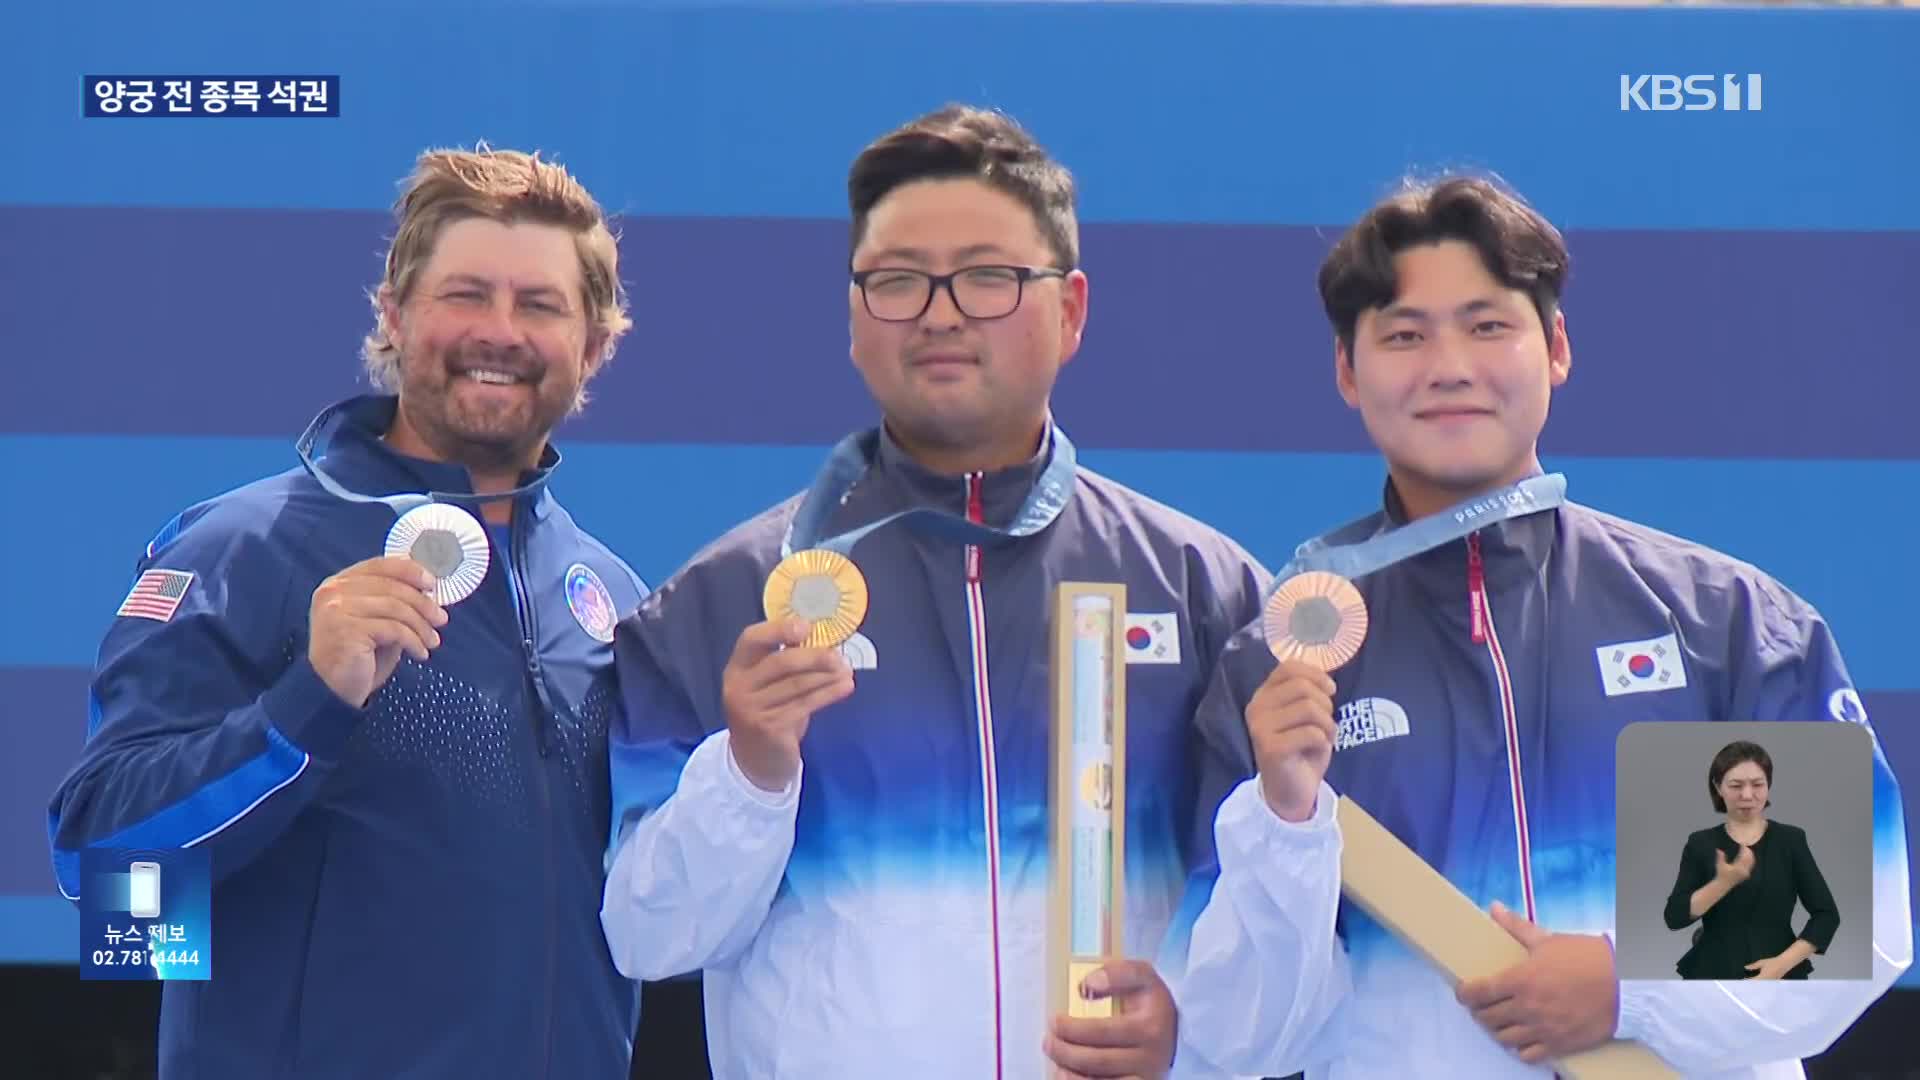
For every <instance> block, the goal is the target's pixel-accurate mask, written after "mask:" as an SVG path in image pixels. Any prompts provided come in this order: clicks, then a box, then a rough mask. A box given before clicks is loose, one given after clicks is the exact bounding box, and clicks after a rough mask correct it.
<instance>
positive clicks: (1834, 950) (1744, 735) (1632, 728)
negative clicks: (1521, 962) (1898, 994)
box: [1614, 690, 1899, 981]
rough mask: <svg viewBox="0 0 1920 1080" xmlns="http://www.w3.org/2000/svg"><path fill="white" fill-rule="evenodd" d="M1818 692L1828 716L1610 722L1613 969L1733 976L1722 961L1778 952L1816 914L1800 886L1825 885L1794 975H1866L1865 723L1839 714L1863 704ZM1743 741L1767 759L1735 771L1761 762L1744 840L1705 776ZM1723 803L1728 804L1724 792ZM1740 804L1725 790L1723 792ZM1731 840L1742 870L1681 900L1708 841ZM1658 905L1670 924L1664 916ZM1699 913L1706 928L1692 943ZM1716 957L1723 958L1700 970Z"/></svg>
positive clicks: (1720, 846)
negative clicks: (1614, 728)
mask: <svg viewBox="0 0 1920 1080" xmlns="http://www.w3.org/2000/svg"><path fill="white" fill-rule="evenodd" d="M1822 705H1823V707H1825V708H1826V709H1827V710H1829V712H1830V713H1831V715H1832V719H1827V720H1813V721H1798V720H1795V721H1757V722H1756V721H1641V722H1639V723H1634V724H1629V725H1627V726H1626V727H1625V728H1623V729H1621V732H1620V737H1619V739H1618V740H1617V741H1616V742H1615V744H1614V929H1615V937H1614V948H1615V954H1614V963H1615V967H1616V968H1617V969H1618V971H1619V973H1620V977H1621V978H1622V979H1681V978H1686V977H1689V976H1683V975H1682V974H1681V967H1682V962H1683V960H1686V967H1687V968H1688V970H1689V971H1690V972H1691V973H1692V974H1691V976H1690V977H1692V978H1696V979H1700V980H1713V979H1727V978H1745V977H1747V976H1746V975H1745V974H1737V975H1736V974H1731V973H1732V972H1735V971H1744V965H1745V964H1746V963H1759V962H1763V961H1764V960H1766V959H1768V958H1769V957H1770V956H1777V955H1779V952H1780V951H1781V950H1784V948H1785V947H1786V946H1787V945H1789V944H1791V942H1792V940H1793V939H1794V938H1795V937H1797V936H1799V935H1800V934H1802V933H1805V932H1807V931H1809V930H1811V929H1813V928H1814V927H1815V925H1816V924H1815V923H1814V921H1813V916H1812V912H1811V911H1809V909H1808V905H1807V903H1806V899H1805V896H1804V895H1803V889H1804V890H1808V894H1810V895H1811V896H1812V897H1813V898H1814V903H1815V904H1816V905H1824V903H1825V900H1826V899H1828V898H1830V899H1831V901H1832V911H1833V912H1834V913H1836V914H1837V916H1838V919H1839V925H1838V927H1837V928H1836V929H1834V931H1833V935H1832V940H1831V941H1829V942H1827V946H1826V949H1825V950H1824V951H1818V952H1815V953H1813V954H1811V955H1809V956H1808V957H1806V961H1807V962H1808V963H1810V964H1811V965H1812V970H1811V972H1804V971H1803V972H1801V975H1803V976H1804V977H1805V978H1807V979H1809V980H1812V981H1821V980H1855V979H1866V978H1871V977H1872V975H1873V952H1872V950H1873V842H1874V841H1873V818H1874V805H1873V732H1872V730H1871V729H1870V728H1868V727H1866V726H1865V725H1864V724H1862V723H1859V722H1849V721H1857V720H1858V719H1864V717H1865V715H1866V714H1865V710H1864V708H1863V707H1862V706H1861V705H1860V704H1859V699H1858V698H1857V697H1853V696H1852V691H1850V690H1842V691H1840V692H1838V693H1836V694H1834V695H1833V699H1832V700H1831V701H1828V702H1823V703H1822ZM1740 744H1745V745H1744V746H1742V745H1740ZM1752 748H1758V749H1759V750H1760V751H1761V752H1762V753H1763V754H1764V760H1765V765H1766V768H1765V769H1757V767H1758V765H1759V763H1757V762H1755V763H1752V765H1751V767H1749V768H1748V769H1746V770H1743V775H1744V776H1751V775H1754V773H1755V771H1756V769H1757V771H1758V772H1759V774H1760V775H1762V776H1764V775H1765V773H1766V772H1767V771H1768V770H1770V771H1771V772H1772V776H1771V778H1770V779H1769V780H1768V783H1767V785H1766V795H1765V801H1766V804H1767V805H1765V806H1763V807H1761V808H1760V809H1759V816H1760V817H1762V818H1764V820H1765V822H1766V827H1765V829H1764V830H1762V831H1761V832H1760V835H1759V838H1758V839H1757V840H1752V841H1751V842H1750V843H1749V842H1748V840H1749V839H1750V838H1751V836H1752V833H1750V832H1748V831H1747V829H1746V828H1745V827H1738V828H1739V831H1740V833H1741V834H1742V835H1741V837H1740V838H1736V837H1735V835H1734V834H1733V833H1730V832H1728V831H1727V830H1728V828H1729V827H1730V817H1731V815H1730V813H1729V811H1728V810H1722V809H1719V808H1717V807H1716V806H1715V805H1714V803H1713V794H1714V793H1713V792H1712V791H1710V789H1709V783H1708V781H1709V776H1710V773H1711V772H1712V767H1713V765H1714V762H1715V759H1716V757H1717V756H1718V755H1720V754H1721V753H1722V752H1723V751H1726V752H1728V755H1729V760H1731V759H1733V758H1741V757H1751V756H1752V754H1753V750H1752ZM1735 797H1736V800H1737V799H1738V798H1739V797H1740V796H1739V795H1738V794H1736V796H1735ZM1721 803H1722V805H1723V806H1724V805H1728V804H1727V800H1726V795H1725V794H1724V793H1722V794H1721ZM1738 809H1739V807H1738V805H1737V802H1736V804H1734V805H1731V806H1729V810H1732V811H1738ZM1894 812H1895V813H1898V812H1899V810H1898V808H1895V809H1894ZM1779 826H1786V828H1779ZM1801 837H1804V841H1802V839H1801ZM1743 847H1745V848H1747V849H1748V850H1749V851H1750V852H1751V853H1752V857H1753V862H1752V866H1751V867H1750V869H1749V871H1748V877H1747V878H1746V879H1744V880H1741V881H1739V882H1738V883H1736V884H1734V885H1732V886H1731V887H1729V888H1725V889H1721V888H1715V889H1713V890H1712V891H1710V892H1708V893H1707V894H1706V895H1705V896H1704V897H1702V899H1703V900H1711V904H1710V905H1709V907H1708V908H1707V909H1706V910H1705V911H1704V912H1702V914H1701V915H1698V916H1696V915H1694V914H1692V909H1691V908H1690V906H1689V902H1690V901H1691V899H1692V898H1693V896H1694V894H1695V893H1697V892H1698V890H1699V888H1700V887H1702V886H1705V885H1708V884H1710V883H1711V882H1712V879H1713V876H1714V874H1715V873H1716V871H1715V868H1714V866H1713V862H1712V860H1713V858H1714V852H1715V851H1717V852H1718V853H1719V855H1721V856H1722V857H1726V858H1728V859H1729V860H1732V861H1739V860H1741V859H1742V856H1741V849H1742V848H1743ZM1822 890H1824V892H1825V893H1826V894H1827V896H1826V897H1821V896H1820V895H1819V894H1820V892H1821V891H1822ZM1789 895H1791V896H1792V897H1793V900H1792V907H1791V909H1790V914H1787V913H1786V911H1787V909H1785V908H1784V907H1783V906H1782V905H1783V904H1784V902H1785V898H1786V897H1787V896H1789ZM1669 908H1671V909H1672V910H1671V911H1669ZM1783 914H1784V916H1785V921H1782V920H1781V918H1780V916H1781V915H1783ZM1669 916H1672V921H1674V922H1679V923H1681V924H1682V925H1680V926H1679V927H1678V928H1677V929H1676V928H1674V927H1673V926H1672V925H1671V924H1670V921H1669ZM1710 918H1711V919H1712V920H1713V922H1714V925H1715V927H1716V932H1715V934H1714V935H1713V940H1707V941H1705V943H1704V945H1702V940H1703V939H1705V938H1707V937H1708V934H1707V922H1708V920H1709V919H1710ZM1734 938H1739V939H1746V940H1748V941H1750V942H1751V943H1752V949H1751V950H1750V951H1751V955H1746V954H1743V955H1742V956H1740V957H1739V958H1737V959H1738V961H1739V962H1737V963H1731V964H1730V966H1728V965H1729V963H1730V961H1731V960H1732V959H1734V958H1730V957H1729V956H1727V955H1726V946H1725V942H1727V941H1729V940H1731V939H1734ZM1696 946H1700V948H1699V949H1698V951H1696ZM1774 946H1779V949H1776V948H1774ZM1763 954H1764V955H1763ZM1690 955H1691V959H1687V958H1688V957H1689V956H1690ZM1709 958H1711V959H1710V962H1709ZM1796 967H1797V965H1796ZM1714 968H1720V969H1723V970H1721V971H1720V972H1719V973H1707V972H1708V971H1709V970H1710V969H1714ZM1756 974H1757V972H1756Z"/></svg>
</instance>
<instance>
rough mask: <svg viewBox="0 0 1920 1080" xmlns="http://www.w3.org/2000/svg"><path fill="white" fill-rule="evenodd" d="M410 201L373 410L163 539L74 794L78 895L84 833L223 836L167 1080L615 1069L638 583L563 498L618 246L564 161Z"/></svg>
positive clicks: (472, 175) (481, 155)
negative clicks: (215, 950)
mask: <svg viewBox="0 0 1920 1080" xmlns="http://www.w3.org/2000/svg"><path fill="white" fill-rule="evenodd" d="M396 215H397V217H398V219H399V230H398V233H397V234H396V236H395V239H394V242H393V246H392V249H391V251H390V252H389V253H388V256H387V264H386V275H385V280H384V281H383V282H382V283H381V285H380V286H379V288H378V290H377V291H376V293H375V296H374V304H375V307H376V309H377V312H378V315H377V322H376V326H375V329H374V330H373V332H372V333H371V334H370V335H369V336H368V338H367V342H366V346H365V349H364V354H365V359H366V363H367V367H368V371H369V373H370V374H371V375H372V376H373V379H374V382H375V383H376V385H377V386H378V387H379V389H380V391H381V392H380V393H377V394H374V395H369V396H364V397H359V398H354V399H352V400H349V401H345V402H341V403H339V404H336V405H334V406H332V407H331V408H328V409H327V410H326V411H324V412H323V413H321V414H320V416H319V417H318V418H316V419H315V420H314V422H313V424H312V426H311V427H309V429H308V431H307V433H306V435H304V436H303V437H302V438H301V440H300V444H299V448H298V449H299V452H300V458H301V464H300V465H298V466H295V467H293V468H290V469H288V470H287V471H286V472H283V473H281V474H279V475H277V476H272V477H268V478H266V479H263V480H259V481H256V482H254V483H251V484H247V485H246V486H244V487H241V488H239V489H237V490H234V491H231V492H228V493H226V494H223V495H219V496H216V497H214V498H212V499H210V500H208V501H205V502H202V503H200V504H198V505H196V506H193V507H190V508H188V509H186V510H184V511H182V512H181V513H180V514H179V515H177V516H176V517H175V518H174V519H173V520H171V521H169V522H168V523H167V524H166V525H165V526H164V527H163V528H162V529H161V530H160V532H159V534H158V535H157V536H155V537H154V539H153V541H152V542H151V543H150V544H149V545H148V546H147V548H146V550H145V551H144V552H143V553H142V554H141V556H140V557H139V559H138V560H137V566H136V579H137V580H136V583H135V584H134V586H133V592H132V593H130V594H129V599H128V601H127V602H126V603H124V604H122V606H121V608H120V611H119V613H118V614H117V616H116V617H115V619H114V621H113V624H112V626H111V627H110V628H109V629H108V631H107V633H106V637H105V641H104V642H103V644H102V647H101V650H100V654H99V660H98V665H97V668H96V670H95V673H94V678H93V682H92V702H91V716H90V720H89V723H88V735H87V742H86V748H85V750H84V752H83V754H82V756H81V759H80V761H79V763H78V764H77V765H76V766H75V767H74V769H73V770H72V772H71V773H70V774H69V775H68V776H67V777H66V779H65V781H64V782H63V783H62V784H61V785H60V788H59V790H58V792H57V793H56V794H55V795H54V798H53V803H52V807H51V812H50V815H49V832H50V834H51V841H52V846H53V861H54V866H55V869H56V872H57V876H58V877H59V880H60V883H61V888H62V891H63V892H65V893H66V894H67V895H68V896H70V897H77V896H78V895H79V892H80V889H81V886H82V882H81V874H80V862H81V860H80V855H81V852H82V851H83V850H84V849H88V848H146V849H158V850H162V851H164V850H166V849H177V848H189V847H200V848H203V849H205V850H206V851H207V852H208V859H209V863H210V866H211V873H212V882H213V884H212V918H211V923H212V926H213V927H214V928H217V930H216V932H217V934H218V939H219V966H218V968H217V970H213V971H211V978H210V979H206V980H203V981H173V980H169V981H167V982H166V984H165V989H164V993H163V996H162V1006H161V1018H160V1035H159V1038H160V1075H161V1076H162V1077H163V1078H167V1077H267V1076H275V1077H296V1076H297V1077H340V1076H356V1077H374V1076H379V1077H403V1076H404V1077H450V1078H451V1077H460V1078H465V1077H476V1076H515V1077H543V1076H554V1077H614V1076H624V1075H625V1074H626V1071H627V1069H628V1059H629V1056H630V1054H631V1039H632V1032H633V1023H634V1012H635V1008H636V1000H635V998H636V995H635V988H634V985H633V984H632V983H631V982H630V981H629V980H627V979H625V978H624V977H622V976H621V975H620V973H619V972H618V971H616V970H615V969H614V967H613V964H612V961H611V959H610V958H609V956H608V954H607V949H606V945H605V943H604V941H603V940H602V936H601V931H600V926H599V920H598V913H599V907H600V895H601V880H602V869H601V855H602V852H603V851H604V849H605V847H606V843H607V823H608V819H609V812H610V811H609V808H608V794H607V765H606V749H605V747H606V733H607V727H608V715H609V712H610V711H611V710H612V709H613V708H615V707H616V704H617V696H616V694H615V692H614V689H613V687H614V681H613V667H612V665H613V647H612V642H613V629H614V625H615V623H616V622H617V620H618V617H619V615H620V614H622V613H624V612H627V611H631V610H633V609H634V608H635V607H636V606H637V605H638V604H639V601H640V598H641V597H642V596H643V595H644V593H645V586H644V585H643V584H642V583H641V582H640V580H639V579H638V578H637V577H636V576H635V575H634V573H633V572H632V571H631V570H630V569H629V568H628V567H627V566H626V565H625V564H624V563H622V562H621V561H620V560H619V559H618V558H616V557H614V556H613V555H612V554H611V553H610V552H609V551H608V550H607V549H606V548H605V547H603V546H602V545H601V544H599V543H598V542H597V541H595V540H594V539H593V538H592V537H591V536H589V535H587V534H586V533H585V532H584V531H582V530H581V529H579V528H578V527H577V526H576V525H575V524H574V522H573V520H572V518H571V517H569V516H568V514H567V512H566V511H565V510H563V509H562V508H561V507H560V506H559V504H558V503H557V502H556V501H555V499H554V497H553V496H552V494H551V493H549V492H548V491H547V488H546V484H547V480H548V478H549V476H550V475H551V474H552V472H553V470H554V468H555V466H556V465H557V464H558V462H559V455H558V453H557V452H556V451H554V450H553V449H552V448H551V447H550V446H549V445H548V435H549V433H550V432H551V431H552V429H553V427H554V425H555V424H556V423H557V422H558V421H559V420H561V419H562V418H563V417H564V416H566V415H568V414H569V413H571V412H573V411H574V410H576V409H578V408H579V407H580V405H581V403H582V402H583V401H584V394H583V389H584V387H585V385H586V383H587V382H588V381H589V380H590V379H591V378H592V377H593V376H594V375H595V374H596V373H597V372H598V371H599V369H600V368H601V367H602V365H603V364H604V363H605V362H606V360H607V359H608V358H609V357H610V356H611V355H612V353H613V350H614V347H615V344H616V342H617V341H618V340H619V338H620V337H621V335H622V334H623V333H624V332H625V331H626V330H627V328H628V327H629V326H630V322H629V320H628V318H627V315H626V311H625V297H624V295H623V293H622V290H621V288H620V286H619V278H618V275H617V272H616V270H617V252H616V248H615V243H614V238H613V236H612V234H611V232H610V231H609V230H608V228H607V225H606V222H605V220H604V216H603V214H602V212H601V209H600V207H599V206H598V205H597V204H596V203H595V201H594V200H593V198H592V196H590V195H589V194H588V193H587V192H586V191H585V190H584V189H583V188H582V187H581V186H580V184H579V183H578V182H576V181H575V180H574V179H573V178H572V177H571V176H570V175H569V174H568V173H567V172H566V170H564V169H562V168H561V167H559V166H557V165H554V164H551V163H546V162H542V161H539V160H538V159H537V158H534V157H530V156H528V155H525V154H521V153H516V152H512V151H496V150H491V149H487V148H485V147H482V148H480V149H479V150H476V151H472V152H466V151H447V152H432V153H428V154H425V155H423V156H422V157H421V158H420V160H419V162H418V166H417V168H416V170H415V172H414V174H413V176H412V177H411V179H410V180H409V182H408V184H407V187H406V190H405V193H404V194H403V196H402V197H401V199H400V201H399V203H398V204H397V205H396ZM383 553H384V554H383ZM88 887H89V888H92V887H93V885H92V883H91V882H89V883H88Z"/></svg>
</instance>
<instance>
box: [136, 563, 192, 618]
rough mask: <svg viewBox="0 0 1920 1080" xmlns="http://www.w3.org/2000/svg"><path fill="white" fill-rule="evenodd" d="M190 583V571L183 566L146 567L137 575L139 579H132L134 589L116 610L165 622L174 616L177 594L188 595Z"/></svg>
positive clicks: (177, 600) (178, 602)
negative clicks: (166, 567) (178, 568)
mask: <svg viewBox="0 0 1920 1080" xmlns="http://www.w3.org/2000/svg"><path fill="white" fill-rule="evenodd" d="M191 584H193V575H192V574H190V573H188V572H187V571H185V570H149V571H147V572H146V573H144V574H141V575H140V580H139V581H136V582H134V583H133V591H132V592H129V593H128V594H127V598H126V599H125V600H122V601H121V602H120V611H119V614H121V615H131V616H133V617H134V618H136V619H153V620H154V621H156V622H166V621H167V620H168V619H171V618H173V613H174V611H175V609H177V608H179V606H180V598H181V597H183V596H185V595H187V586H188V585H191Z"/></svg>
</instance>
